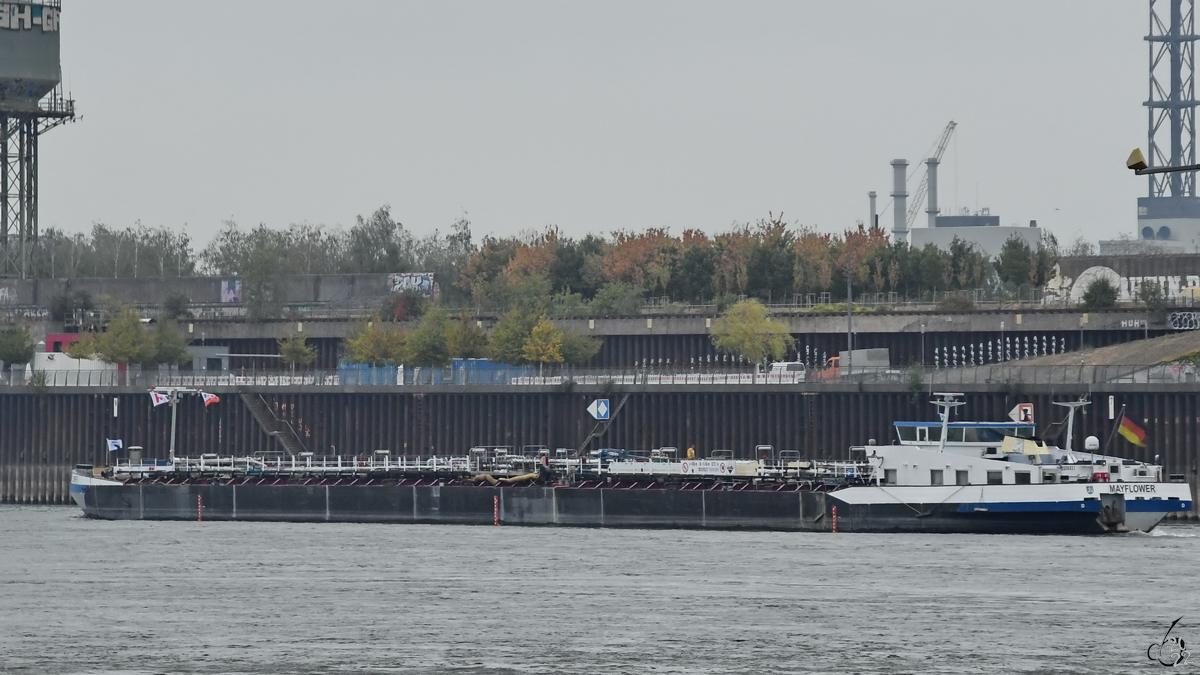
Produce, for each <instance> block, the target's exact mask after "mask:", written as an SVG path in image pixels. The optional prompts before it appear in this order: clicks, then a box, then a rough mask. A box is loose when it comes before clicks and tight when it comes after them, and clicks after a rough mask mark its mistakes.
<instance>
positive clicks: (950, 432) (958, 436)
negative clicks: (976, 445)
mask: <svg viewBox="0 0 1200 675" xmlns="http://www.w3.org/2000/svg"><path fill="white" fill-rule="evenodd" d="M964 431H966V429H963V428H961V427H958V428H956V427H951V428H949V429H947V430H946V442H947V443H962V442H963V432H964Z"/></svg>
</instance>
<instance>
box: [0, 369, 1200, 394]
mask: <svg viewBox="0 0 1200 675" xmlns="http://www.w3.org/2000/svg"><path fill="white" fill-rule="evenodd" d="M1196 381H1197V367H1196V366H1194V365H1191V364H1166V365H1151V366H1148V365H1108V366H1089V365H1074V366H1026V365H1018V364H1013V363H1006V364H989V365H980V366H967V367H960V368H941V369H936V368H930V367H925V368H922V367H920V366H910V367H886V368H855V369H854V370H853V372H851V373H841V372H838V371H829V370H826V371H808V372H783V373H771V372H761V371H760V372H755V371H754V370H753V369H747V368H740V369H716V368H703V369H702V368H694V369H689V368H686V367H685V368H679V369H676V370H672V369H670V368H627V369H620V368H613V369H583V368H554V369H550V368H546V369H544V370H543V371H542V372H541V373H540V374H539V373H538V371H537V369H536V368H533V367H530V366H512V367H494V368H488V369H486V370H480V371H474V370H472V369H469V368H413V367H402V366H380V367H370V366H364V367H357V366H356V367H343V368H339V369H338V370H336V371H334V370H311V371H286V370H278V371H273V370H269V371H263V370H258V371H252V370H236V371H235V370H228V371H197V372H188V371H177V370H170V371H168V370H139V369H137V368H133V367H131V368H128V369H126V370H116V369H112V370H39V371H33V372H30V371H28V370H25V369H22V368H19V367H18V368H17V369H15V370H12V371H0V385H10V386H32V387H35V388H41V387H138V388H146V389H149V388H151V387H162V386H173V387H201V388H203V387H379V388H404V387H413V386H421V387H430V386H433V387H448V388H449V387H461V386H468V385H470V386H517V387H523V386H529V387H536V386H554V387H570V386H576V385H579V386H605V385H613V386H647V387H658V386H663V387H666V386H672V387H678V386H684V387H686V386H712V385H717V386H738V387H741V386H760V385H791V386H797V387H799V386H811V385H822V384H888V383H891V384H905V385H908V386H917V385H919V386H921V387H923V388H928V387H933V388H937V387H943V388H947V387H948V388H954V387H957V386H959V385H988V384H1030V385H1056V384H1061V385H1071V384H1100V383H1111V384H1185V383H1195V382H1196Z"/></svg>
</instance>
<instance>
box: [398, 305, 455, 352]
mask: <svg viewBox="0 0 1200 675" xmlns="http://www.w3.org/2000/svg"><path fill="white" fill-rule="evenodd" d="M449 332H450V317H449V316H447V315H446V310H444V309H442V308H441V307H434V308H432V309H430V310H429V311H427V312H426V313H425V316H423V317H421V323H419V324H417V327H416V329H415V330H413V332H412V333H409V335H408V341H407V349H406V350H405V353H406V358H405V360H404V362H405V363H406V364H409V365H414V366H430V367H439V366H445V365H449V363H450V345H449V339H448V338H447V333H449Z"/></svg>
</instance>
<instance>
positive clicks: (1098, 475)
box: [1092, 472, 1108, 483]
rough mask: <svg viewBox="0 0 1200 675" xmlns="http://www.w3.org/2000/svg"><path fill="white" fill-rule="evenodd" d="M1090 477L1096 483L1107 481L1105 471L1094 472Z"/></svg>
mask: <svg viewBox="0 0 1200 675" xmlns="http://www.w3.org/2000/svg"><path fill="white" fill-rule="evenodd" d="M1092 478H1093V479H1094V480H1095V481H1096V482H1097V483H1107V482H1108V474H1107V473H1100V472H1096V473H1094V474H1092Z"/></svg>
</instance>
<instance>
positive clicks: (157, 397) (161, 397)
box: [150, 391, 171, 406]
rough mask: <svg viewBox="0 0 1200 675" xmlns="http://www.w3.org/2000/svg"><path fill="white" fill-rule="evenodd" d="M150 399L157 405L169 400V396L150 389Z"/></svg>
mask: <svg viewBox="0 0 1200 675" xmlns="http://www.w3.org/2000/svg"><path fill="white" fill-rule="evenodd" d="M150 400H151V401H154V405H156V406H159V405H162V404H164V403H167V402H169V401H170V400H171V397H170V396H167V395H166V394H160V393H158V392H157V391H152V392H150Z"/></svg>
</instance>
